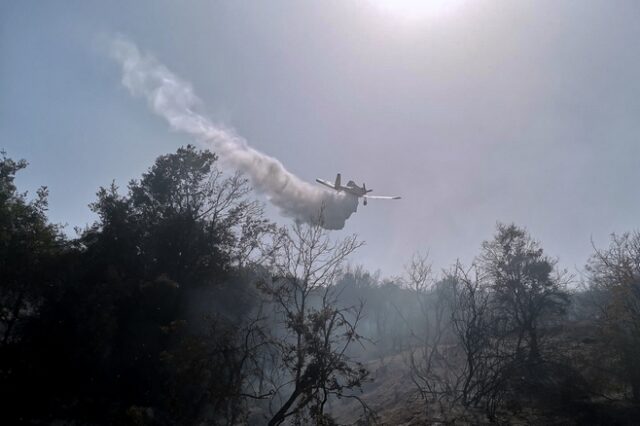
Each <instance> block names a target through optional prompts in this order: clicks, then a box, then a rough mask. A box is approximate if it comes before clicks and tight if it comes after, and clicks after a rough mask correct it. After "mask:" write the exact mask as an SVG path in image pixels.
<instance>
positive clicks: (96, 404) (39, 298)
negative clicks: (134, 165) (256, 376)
mask: <svg viewBox="0 0 640 426" xmlns="http://www.w3.org/2000/svg"><path fill="white" fill-rule="evenodd" d="M215 162H216V157H215V155H214V154H211V153H209V152H206V151H197V150H196V149H195V148H194V147H192V146H187V147H186V148H181V149H179V150H178V151H177V153H175V154H170V155H165V156H162V157H160V158H158V160H157V161H156V163H155V165H154V166H153V167H152V168H151V169H150V170H149V171H148V172H147V173H145V174H144V175H143V176H142V178H141V179H140V180H139V181H132V182H131V183H130V184H129V191H128V193H127V194H126V195H121V194H120V193H119V192H118V190H117V187H116V186H115V185H113V184H112V185H111V186H110V187H109V188H100V190H99V191H98V194H97V200H96V201H95V202H94V203H93V204H92V205H91V208H92V210H93V211H94V212H95V213H96V214H97V216H98V221H97V222H96V223H95V224H94V225H92V226H91V227H89V228H87V229H86V230H84V231H83V232H82V233H81V235H80V237H79V238H78V239H77V240H74V241H70V242H68V243H65V242H64V241H63V239H62V237H61V236H60V235H59V232H58V230H57V228H56V227H55V226H53V225H50V224H49V223H48V222H47V219H46V215H45V210H46V190H45V189H42V190H40V191H39V192H38V197H37V198H36V199H35V200H34V201H31V202H28V201H27V199H26V196H25V195H24V194H19V193H17V192H16V188H15V186H14V185H13V177H14V175H15V173H16V172H17V171H18V170H20V169H21V168H23V167H25V165H26V164H25V163H24V162H13V161H12V160H10V159H7V158H5V157H3V160H2V163H0V172H1V179H2V180H1V181H0V184H1V187H0V190H1V193H0V197H1V200H2V204H0V268H2V269H0V276H1V277H2V287H1V291H2V293H1V302H2V305H1V308H2V311H1V312H2V318H1V319H2V321H3V323H2V326H1V327H2V328H1V331H2V333H3V337H4V339H3V342H2V370H1V371H2V376H3V378H4V379H5V380H3V382H2V384H1V385H0V386H1V388H2V396H3V399H4V400H6V401H14V402H15V403H14V404H10V405H9V407H10V409H9V410H7V411H6V414H4V416H6V417H7V418H9V419H12V421H15V422H19V421H24V422H27V423H29V422H34V421H45V422H48V421H52V420H54V419H68V420H75V421H80V422H82V423H95V424H127V423H130V424H145V422H150V423H154V424H164V423H167V424H169V423H175V422H178V423H184V424H189V423H191V422H193V421H195V419H196V418H200V417H201V416H202V415H203V412H204V411H206V410H207V409H210V407H216V406H218V405H220V404H226V403H227V402H225V401H231V400H237V398H238V394H239V391H238V390H237V389H236V391H229V392H228V393H224V392H220V391H213V390H208V391H206V392H205V391H204V389H211V387H212V386H213V387H215V386H216V383H217V382H218V379H219V377H221V376H225V375H227V376H229V375H231V376H233V375H238V374H242V371H241V369H240V371H235V372H233V373H231V371H232V369H233V368H235V367H234V366H233V363H231V362H228V361H229V360H231V359H232V358H234V357H237V356H239V355H238V354H239V353H240V352H239V351H229V348H234V347H237V346H238V345H239V343H238V340H237V336H236V334H235V332H234V330H241V329H242V327H244V326H243V325H242V322H241V321H240V320H239V318H241V317H242V315H243V313H246V312H247V310H248V309H250V307H251V304H252V302H251V297H250V296H247V293H248V292H249V293H250V291H251V290H250V287H249V285H248V284H249V283H248V281H247V280H236V279H235V278H234V276H235V275H237V274H239V273H240V271H239V269H238V268H239V267H240V263H241V262H246V261H247V259H248V256H249V255H250V253H251V251H252V250H253V249H255V248H256V247H257V246H258V242H257V240H259V239H260V238H261V236H262V234H264V233H265V232H268V231H269V230H270V229H271V225H270V224H269V223H268V222H267V221H266V220H264V219H263V218H262V210H261V206H260V205H259V204H257V203H256V202H255V201H251V200H248V199H247V195H248V193H249V190H250V189H249V187H248V186H247V184H246V181H245V180H244V179H243V178H242V177H241V176H240V175H235V176H232V177H230V178H227V177H225V176H224V175H223V174H222V173H221V172H220V171H218V170H217V169H216V168H215ZM230 282H233V286H232V287H231V286H230V285H229V283H230ZM222 288H225V289H226V290H220V289H222ZM203 294H206V295H207V296H208V297H211V299H209V300H210V303H209V305H208V306H203V305H202V304H201V303H198V298H199V297H200V296H202V295H203ZM234 295H235V296H234ZM216 297H218V299H220V301H217V300H216ZM224 298H226V299H230V298H234V299H235V301H234V302H240V303H234V304H233V305H230V306H231V309H228V307H227V309H222V307H221V305H218V303H222V302H223V299H224ZM243 300H244V302H242V301H243ZM218 312H221V313H223V315H218V314H217V313H218ZM207 315H209V317H211V315H216V316H217V319H216V321H215V324H216V326H215V327H213V326H212V325H211V324H213V323H212V322H211V321H212V320H210V319H207ZM18 328H19V332H18V331H16V330H18ZM225 353H230V355H228V356H227V355H224V354H225ZM181 354H182V355H181ZM185 354H188V357H186V355H185ZM220 357H222V358H220ZM225 357H226V358H225ZM229 357H231V358H229ZM216 359H218V361H216ZM176 360H180V362H176ZM190 371H191V372H196V371H197V372H198V375H199V377H200V378H201V380H199V381H194V382H190V381H188V380H185V377H188V375H189V372H190ZM220 383H225V382H224V381H221V382H220ZM225 388H227V389H230V387H229V386H226V387H225ZM236 388H237V386H236ZM194 393H195V394H197V395H198V398H194ZM229 403H231V402H229ZM207 407H209V408H207Z"/></svg>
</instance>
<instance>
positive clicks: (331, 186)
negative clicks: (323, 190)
mask: <svg viewBox="0 0 640 426" xmlns="http://www.w3.org/2000/svg"><path fill="white" fill-rule="evenodd" d="M316 182H318V183H319V184H321V185H324V186H328V187H329V188H331V189H336V187H335V186H333V184H332V183H331V182H328V181H326V180H324V179H316Z"/></svg>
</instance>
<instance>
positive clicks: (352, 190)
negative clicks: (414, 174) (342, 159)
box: [316, 173, 401, 206]
mask: <svg viewBox="0 0 640 426" xmlns="http://www.w3.org/2000/svg"><path fill="white" fill-rule="evenodd" d="M340 180H341V177H340V173H338V174H337V175H336V181H335V182H334V183H331V182H329V181H326V180H324V179H316V182H318V183H319V184H322V185H324V186H327V187H329V188H331V189H333V190H335V191H338V192H341V191H344V192H346V193H347V194H351V195H355V196H356V197H362V198H363V199H364V202H363V204H364V205H365V206H366V205H367V199H370V198H371V199H376V200H399V199H400V198H401V197H398V196H387V195H367V194H368V193H369V192H371V191H373V189H367V185H365V184H364V183H363V184H362V187H359V186H358V185H357V184H356V183H355V182H354V181H352V180H350V181H349V182H347V185H346V186H343V185H341V184H340Z"/></svg>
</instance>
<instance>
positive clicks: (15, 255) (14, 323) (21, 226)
mask: <svg viewBox="0 0 640 426" xmlns="http://www.w3.org/2000/svg"><path fill="white" fill-rule="evenodd" d="M26 166H27V162H26V161H24V160H20V161H14V160H12V159H10V158H8V157H7V156H6V153H5V152H3V151H2V152H0V277H1V278H0V332H1V335H0V344H1V345H2V346H5V345H8V344H10V343H11V342H13V341H15V340H16V339H18V336H19V334H20V333H19V332H17V329H18V328H19V327H20V324H21V322H22V320H24V319H25V318H27V317H30V316H33V315H35V314H36V313H37V311H38V309H39V306H40V304H41V301H42V297H43V295H44V293H45V292H46V290H47V289H48V288H49V287H50V286H52V285H54V284H55V283H56V276H55V275H54V274H52V272H53V269H54V268H55V266H56V265H55V260H56V256H57V255H58V253H59V252H60V250H61V248H62V245H63V239H62V236H61V234H60V230H59V228H58V227H57V226H56V225H52V224H50V223H49V222H48V220H47V215H46V212H47V206H48V204H47V195H48V191H47V188H46V187H44V186H43V187H41V188H40V189H38V190H37V193H36V197H35V199H33V200H28V198H27V193H26V192H25V193H20V192H18V190H17V188H16V186H15V183H14V179H15V175H16V173H17V172H19V171H20V170H22V169H24V168H25V167H26Z"/></svg>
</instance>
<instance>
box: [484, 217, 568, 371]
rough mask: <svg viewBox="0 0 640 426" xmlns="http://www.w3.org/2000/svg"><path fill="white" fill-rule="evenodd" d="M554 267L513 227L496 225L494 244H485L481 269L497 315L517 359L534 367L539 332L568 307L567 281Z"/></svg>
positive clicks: (538, 344) (537, 358) (537, 357)
mask: <svg viewBox="0 0 640 426" xmlns="http://www.w3.org/2000/svg"><path fill="white" fill-rule="evenodd" d="M556 263H557V262H556V261H555V260H552V259H551V258H549V257H547V256H545V254H544V251H543V250H542V248H541V247H540V245H539V243H538V242H536V241H535V240H533V239H532V238H531V237H530V236H529V235H528V233H527V232H526V231H525V230H524V229H522V228H518V227H517V226H515V225H513V224H511V225H504V224H498V230H497V233H496V235H495V236H494V238H493V239H492V240H490V241H485V242H484V243H483V244H482V253H481V255H480V257H479V266H480V268H481V271H482V273H483V274H486V278H487V279H488V280H489V286H490V289H491V291H492V293H493V296H492V297H493V302H494V305H495V306H494V307H493V309H496V311H497V312H498V313H499V315H500V316H501V317H502V318H503V319H504V320H505V321H507V323H508V326H509V328H510V330H511V332H513V333H514V334H515V336H516V339H517V340H516V345H515V346H516V353H517V354H518V356H523V357H524V358H525V359H526V360H527V363H528V364H529V365H530V366H532V365H534V364H535V363H536V362H538V361H540V355H541V352H540V343H541V342H540V329H539V327H540V326H542V325H544V323H545V322H548V321H551V320H553V319H555V318H557V317H558V316H559V315H562V314H563V313H564V312H565V309H566V306H567V303H568V296H567V293H566V284H567V282H568V277H567V276H566V274H565V273H564V272H562V271H558V270H557V269H556ZM523 350H526V353H523V352H522V351H523Z"/></svg>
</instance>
